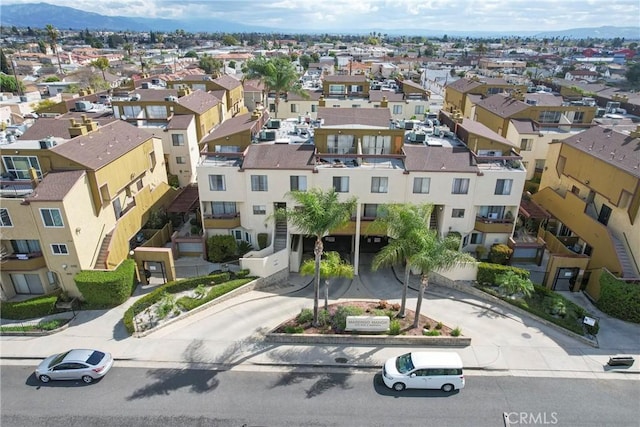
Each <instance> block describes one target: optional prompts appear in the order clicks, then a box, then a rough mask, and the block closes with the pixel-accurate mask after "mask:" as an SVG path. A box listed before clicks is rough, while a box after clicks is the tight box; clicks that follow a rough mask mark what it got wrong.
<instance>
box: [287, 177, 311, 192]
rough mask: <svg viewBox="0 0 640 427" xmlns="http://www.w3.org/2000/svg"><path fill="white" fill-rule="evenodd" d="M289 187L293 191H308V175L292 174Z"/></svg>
mask: <svg viewBox="0 0 640 427" xmlns="http://www.w3.org/2000/svg"><path fill="white" fill-rule="evenodd" d="M289 188H290V190H291V191H307V177H306V176H304V175H290V176H289Z"/></svg>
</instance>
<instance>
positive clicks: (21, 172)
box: [0, 118, 173, 298]
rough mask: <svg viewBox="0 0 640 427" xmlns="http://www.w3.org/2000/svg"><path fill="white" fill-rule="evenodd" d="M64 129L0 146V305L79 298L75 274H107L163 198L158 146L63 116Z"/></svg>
mask: <svg viewBox="0 0 640 427" xmlns="http://www.w3.org/2000/svg"><path fill="white" fill-rule="evenodd" d="M51 120H55V119H51ZM68 132H69V133H70V134H73V135H75V137H73V138H70V139H68V140H65V139H63V138H58V139H54V138H48V139H44V140H41V141H34V140H18V141H15V142H13V143H11V144H8V145H5V146H3V147H2V151H1V157H2V174H3V178H2V189H1V190H0V202H1V203H0V206H1V207H0V218H2V222H1V223H0V232H1V233H2V240H1V245H2V253H3V263H2V272H1V276H0V277H1V287H2V295H3V298H11V297H13V296H15V295H37V294H46V293H49V292H52V291H53V290H55V289H58V288H62V289H63V290H64V291H67V292H68V293H69V294H70V295H72V296H79V291H78V289H77V287H76V285H75V282H74V280H73V278H74V276H75V274H76V273H78V272H79V271H81V270H92V269H101V270H102V269H106V270H113V269H115V268H116V267H117V266H118V265H119V264H120V263H121V262H122V261H123V260H124V259H126V258H127V257H128V256H129V250H130V241H131V239H132V238H134V236H135V235H136V234H137V233H138V232H139V231H140V229H141V228H142V225H143V224H144V223H145V222H146V220H147V217H148V215H149V212H150V211H151V210H152V209H154V208H155V207H158V206H162V205H165V204H167V203H168V202H169V201H170V200H171V199H172V197H173V190H171V188H170V187H169V186H168V184H167V175H166V172H165V168H164V167H163V165H162V163H163V150H162V142H161V141H160V139H158V138H155V137H153V135H151V134H150V133H148V132H147V131H145V130H142V129H139V128H136V127H134V126H131V125H130V124H127V123H126V122H124V121H121V120H117V121H112V122H110V123H106V124H104V125H101V126H98V123H97V122H96V121H94V120H91V119H88V118H85V119H83V121H81V122H78V121H76V120H75V119H72V120H71V122H70V125H69V129H68Z"/></svg>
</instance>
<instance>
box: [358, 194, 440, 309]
mask: <svg viewBox="0 0 640 427" xmlns="http://www.w3.org/2000/svg"><path fill="white" fill-rule="evenodd" d="M432 212H433V205H432V204H422V205H413V204H396V205H383V206H382V207H381V209H380V212H379V214H378V217H377V219H376V220H375V221H374V222H373V223H372V224H371V226H370V228H369V231H384V232H386V233H387V236H389V238H390V239H389V243H388V244H387V245H386V246H385V247H384V248H382V249H381V250H380V252H378V253H377V254H376V256H375V257H374V258H373V262H372V264H371V269H372V270H373V271H376V270H378V269H379V268H380V267H389V266H392V265H395V264H399V263H404V278H403V287H402V301H401V304H400V311H399V312H398V317H401V318H402V317H405V316H406V313H405V310H406V305H407V289H408V288H409V274H410V273H411V265H410V259H411V257H412V256H413V255H415V254H416V253H417V251H419V250H420V248H419V247H418V246H416V243H417V241H416V240H414V236H413V233H414V232H415V231H416V230H424V229H428V228H429V221H430V219H431V213H432Z"/></svg>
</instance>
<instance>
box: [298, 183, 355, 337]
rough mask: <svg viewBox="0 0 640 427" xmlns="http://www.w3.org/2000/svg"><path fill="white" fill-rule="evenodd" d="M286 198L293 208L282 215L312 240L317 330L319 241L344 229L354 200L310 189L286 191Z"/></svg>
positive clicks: (321, 246) (334, 192) (314, 311)
mask: <svg viewBox="0 0 640 427" xmlns="http://www.w3.org/2000/svg"><path fill="white" fill-rule="evenodd" d="M288 195H289V196H290V197H291V198H292V199H293V200H294V202H295V203H296V204H297V206H295V207H293V208H292V209H288V210H287V211H286V216H287V220H288V221H290V222H291V224H292V225H293V226H294V227H296V228H298V230H300V231H301V232H302V233H303V234H306V235H308V236H314V237H315V238H316V242H315V245H314V248H313V254H314V256H315V266H314V272H315V278H314V298H313V325H314V326H318V301H319V300H320V260H321V258H322V253H323V251H324V245H323V244H322V238H323V237H324V236H326V235H328V234H329V233H331V232H332V231H333V230H336V229H338V228H340V227H342V226H344V225H345V224H346V223H347V222H349V220H350V219H351V213H352V212H353V210H354V209H355V207H356V203H357V199H356V198H355V197H351V198H349V199H347V200H346V201H339V200H338V193H337V192H336V191H335V190H334V189H333V188H332V189H330V190H328V191H323V190H322V189H318V188H313V189H311V190H309V191H290V192H289V193H288Z"/></svg>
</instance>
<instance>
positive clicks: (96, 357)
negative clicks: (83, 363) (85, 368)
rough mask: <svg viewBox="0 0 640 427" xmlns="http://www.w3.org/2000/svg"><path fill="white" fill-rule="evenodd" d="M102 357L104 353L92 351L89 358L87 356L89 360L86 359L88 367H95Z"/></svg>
mask: <svg viewBox="0 0 640 427" xmlns="http://www.w3.org/2000/svg"><path fill="white" fill-rule="evenodd" d="M103 357H104V353H103V352H101V351H94V352H93V353H91V356H89V358H88V359H87V363H88V364H89V365H94V366H95V365H97V364H98V363H100V361H101V360H102V358H103Z"/></svg>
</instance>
